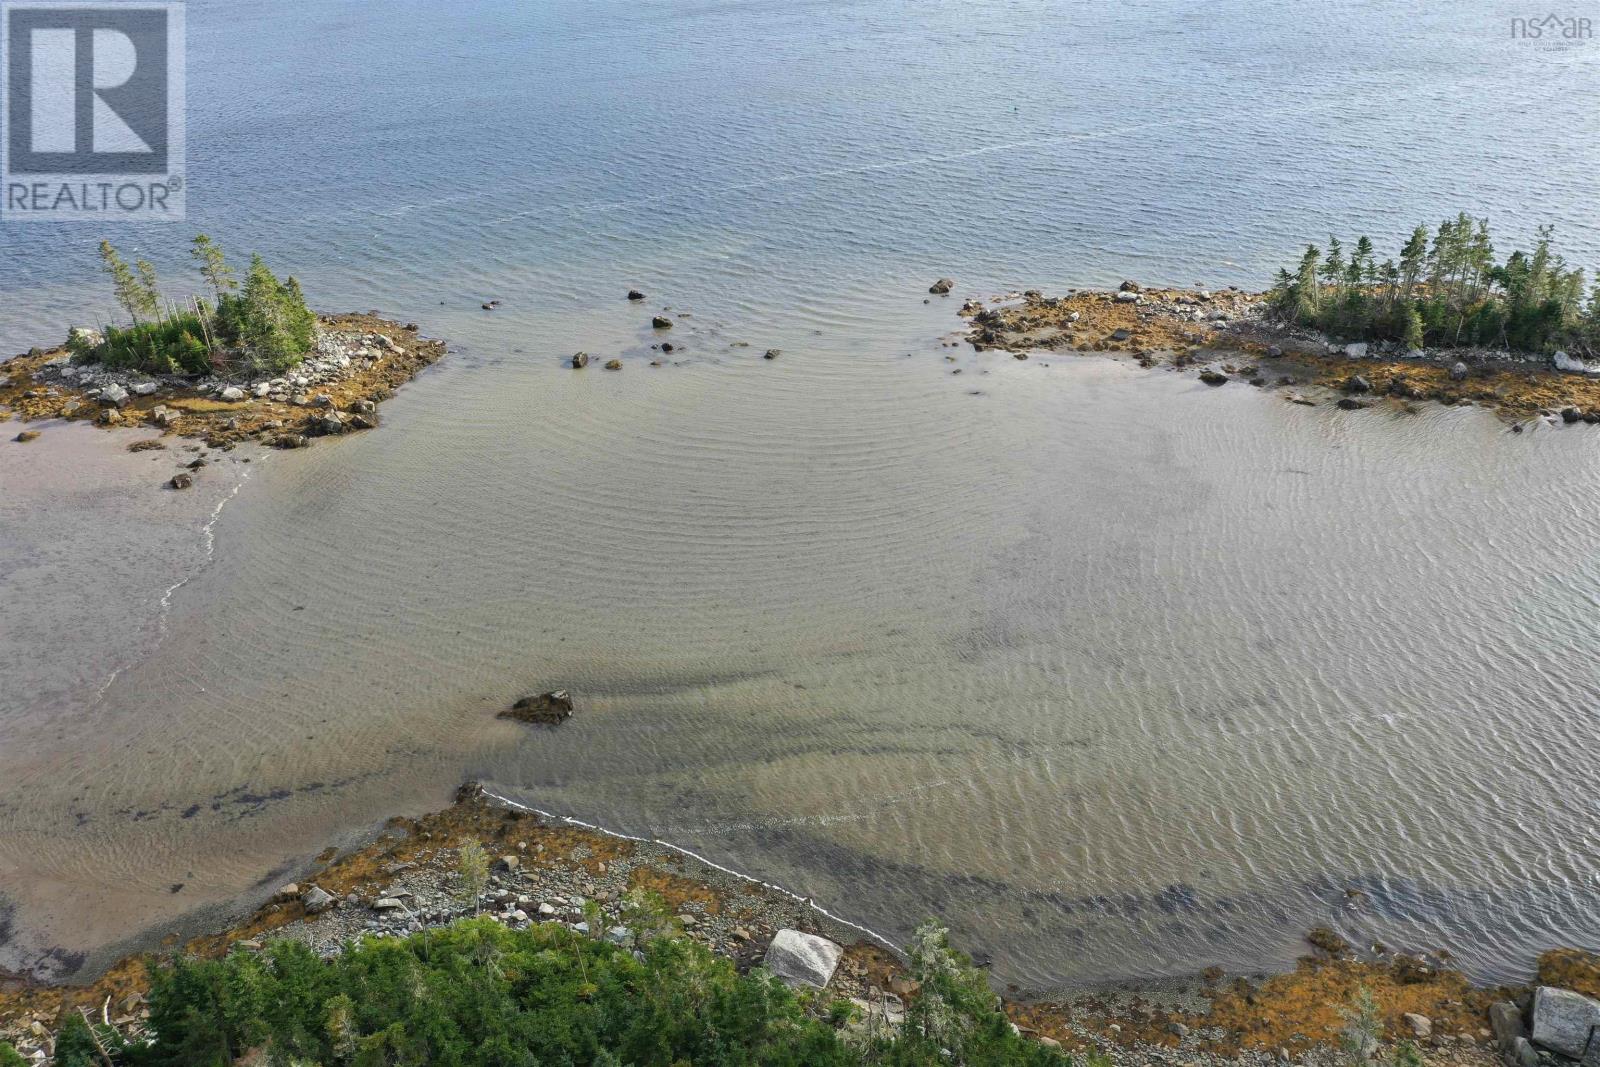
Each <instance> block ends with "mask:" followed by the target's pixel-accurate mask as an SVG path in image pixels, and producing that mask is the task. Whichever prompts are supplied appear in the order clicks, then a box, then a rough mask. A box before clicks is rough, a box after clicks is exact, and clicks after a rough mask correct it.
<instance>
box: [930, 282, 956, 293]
mask: <svg viewBox="0 0 1600 1067" xmlns="http://www.w3.org/2000/svg"><path fill="white" fill-rule="evenodd" d="M955 287H956V283H955V279H953V278H940V279H939V280H938V281H936V282H934V283H933V284H932V285H930V286H928V292H930V293H933V294H935V295H937V296H943V295H944V294H945V293H948V292H949V291H950V290H952V289H954V288H955Z"/></svg>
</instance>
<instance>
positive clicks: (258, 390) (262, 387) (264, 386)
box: [250, 382, 272, 396]
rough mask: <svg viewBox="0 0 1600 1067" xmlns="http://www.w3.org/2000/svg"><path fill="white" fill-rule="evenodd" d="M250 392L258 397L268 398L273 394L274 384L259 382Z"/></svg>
mask: <svg viewBox="0 0 1600 1067" xmlns="http://www.w3.org/2000/svg"><path fill="white" fill-rule="evenodd" d="M250 391H251V392H252V393H254V394H256V396H266V395H267V394H268V393H270V392H272V384H271V383H270V382H257V383H256V386H255V388H254V389H252V390H250Z"/></svg>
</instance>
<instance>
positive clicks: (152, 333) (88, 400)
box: [0, 235, 445, 450]
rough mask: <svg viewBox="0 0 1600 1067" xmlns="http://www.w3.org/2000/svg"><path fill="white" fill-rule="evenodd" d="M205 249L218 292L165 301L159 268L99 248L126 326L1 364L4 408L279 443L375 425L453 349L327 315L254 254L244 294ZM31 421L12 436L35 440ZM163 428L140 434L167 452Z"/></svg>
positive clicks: (23, 414) (399, 330)
mask: <svg viewBox="0 0 1600 1067" xmlns="http://www.w3.org/2000/svg"><path fill="white" fill-rule="evenodd" d="M194 252H195V256H196V258H197V259H198V260H200V262H201V269H202V273H203V274H204V275H205V277H206V278H207V279H208V281H210V283H211V284H212V286H213V290H214V299H213V300H207V299H202V298H195V297H191V298H189V300H188V302H187V304H186V306H184V307H183V308H181V309H180V308H177V307H174V306H172V305H169V304H164V303H163V301H162V300H161V297H160V295H159V291H158V290H157V289H156V281H155V274H154V270H153V268H151V267H150V266H149V264H147V263H145V262H144V261H142V260H141V261H140V262H139V264H138V265H137V269H136V270H135V269H130V268H129V267H128V266H127V264H125V263H123V262H122V260H121V258H120V256H118V255H117V253H116V251H115V249H113V248H112V247H111V246H110V245H109V244H102V248H101V255H102V259H103V260H104V261H105V263H106V269H107V272H108V273H110V274H111V275H112V277H113V279H114V283H115V286H116V290H117V293H118V298H119V302H120V303H122V305H123V306H124V308H125V309H126V310H128V312H129V315H130V317H131V318H132V320H133V325H132V326H129V327H116V326H107V327H105V328H90V327H73V328H72V329H71V330H69V331H68V337H67V340H66V343H65V344H63V345H60V346H58V347H55V348H51V349H39V348H35V349H33V350H32V351H30V352H28V353H25V354H23V355H19V356H16V357H14V358H12V359H10V360H7V361H6V362H4V363H0V413H4V412H9V413H10V415H11V416H14V417H16V418H19V419H21V420H22V421H24V422H34V421H39V420H44V419H66V420H74V421H84V422H91V423H93V424H95V425H97V426H102V427H107V428H112V427H122V428H148V429H151V430H154V431H156V432H157V433H158V434H160V435H161V436H167V435H175V436H179V437H189V438H198V439H201V440H203V441H205V442H206V443H207V444H208V445H210V446H211V447H214V448H228V447H231V446H233V445H234V444H236V443H238V442H241V441H244V440H252V439H253V440H256V441H258V442H260V443H262V444H266V445H271V446H273V447H277V448H300V447H304V446H305V445H306V444H307V443H309V442H310V440H311V439H313V438H316V437H321V436H326V435H330V434H342V433H348V432H354V431H359V430H368V429H372V428H374V427H375V426H377V424H378V414H377V406H378V405H379V404H380V403H382V402H383V401H384V400H386V399H388V398H389V397H391V396H392V395H393V394H394V390H395V389H396V388H397V387H398V386H400V385H401V384H403V383H405V382H407V381H409V380H410V379H412V378H413V377H415V376H416V374H417V373H418V372H419V371H420V370H421V369H422V368H424V367H426V366H428V365H429V364H432V363H434V362H437V361H438V360H439V359H440V358H441V357H442V356H443V355H444V352H445V346H444V344H443V342H440V341H434V340H429V339H426V338H424V337H422V336H421V335H420V332H419V327H418V326H417V325H416V324H414V323H411V324H406V325H401V324H399V323H395V322H391V321H389V320H387V319H384V318H382V317H380V316H379V315H378V314H376V313H375V312H373V313H366V314H344V315H317V314H314V313H313V312H311V311H310V310H309V309H308V308H307V307H306V305H305V300H304V298H303V297H302V296H301V295H300V288H299V285H298V283H296V282H295V280H294V279H293V278H292V277H291V278H289V279H288V280H287V281H285V282H280V281H279V280H278V279H277V278H276V276H274V275H273V274H272V273H271V272H270V271H269V270H268V269H267V268H266V266H265V265H264V264H263V263H262V262H261V261H260V259H259V257H257V258H256V259H255V261H254V262H253V263H252V266H251V268H250V271H249V276H248V277H247V279H246V282H245V284H244V288H243V290H242V291H240V292H238V293H237V294H236V293H235V290H236V289H238V286H237V284H236V283H235V282H234V280H233V272H232V269H231V268H230V267H229V266H228V265H227V263H226V261H225V260H224V259H223V258H222V253H221V251H220V249H218V248H217V247H216V246H215V245H214V244H212V243H211V242H210V241H209V239H207V238H205V237H204V235H202V236H201V237H199V238H196V241H195V248H194ZM38 436H39V433H38V431H36V430H31V429H29V430H23V431H21V432H20V433H19V434H18V435H16V437H15V439H16V440H18V441H21V442H27V441H31V440H35V439H37V438H38ZM161 436H158V437H152V438H143V439H140V440H138V441H134V442H131V443H130V444H129V447H130V448H133V449H135V450H142V449H147V448H158V447H162V445H161Z"/></svg>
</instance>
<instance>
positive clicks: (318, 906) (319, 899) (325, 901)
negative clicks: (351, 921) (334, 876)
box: [300, 885, 333, 915]
mask: <svg viewBox="0 0 1600 1067" xmlns="http://www.w3.org/2000/svg"><path fill="white" fill-rule="evenodd" d="M300 903H302V904H304V905H305V907H306V911H307V912H309V913H310V914H312V915H315V914H317V913H318V912H323V911H327V910H328V909H329V908H331V907H333V895H332V894H330V893H329V892H328V891H327V890H325V889H323V888H322V887H321V886H315V885H314V886H312V887H311V888H310V889H307V890H306V892H305V895H304V896H302V897H301V898H300Z"/></svg>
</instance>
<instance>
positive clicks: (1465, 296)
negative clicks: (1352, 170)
mask: <svg viewBox="0 0 1600 1067" xmlns="http://www.w3.org/2000/svg"><path fill="white" fill-rule="evenodd" d="M1553 237H1554V231H1553V229H1552V228H1551V227H1549V226H1541V227H1540V228H1539V230H1538V233H1537V240H1536V241H1535V242H1534V246H1533V250H1532V251H1531V252H1527V251H1523V250H1521V249H1518V250H1516V251H1513V252H1512V253H1511V254H1510V255H1508V256H1507V257H1506V258H1505V259H1504V260H1500V259H1497V258H1496V255H1495V247H1494V241H1493V238H1492V237H1491V235H1490V232H1489V221H1488V220H1487V219H1481V218H1473V217H1471V216H1469V215H1467V214H1466V213H1465V212H1463V213H1461V214H1458V215H1457V216H1456V217H1455V218H1453V219H1445V220H1444V221H1443V222H1441V223H1440V224H1439V226H1438V228H1437V229H1436V230H1434V231H1432V232H1431V233H1430V231H1429V230H1428V228H1427V227H1426V226H1420V225H1419V226H1418V227H1417V228H1416V229H1415V230H1413V231H1412V232H1411V236H1410V237H1409V238H1407V240H1406V241H1405V243H1404V244H1403V245H1402V246H1401V248H1400V252H1399V256H1398V259H1394V258H1389V259H1384V260H1383V261H1382V262H1381V263H1380V262H1379V261H1378V258H1377V253H1376V252H1375V250H1374V248H1373V244H1372V241H1371V239H1370V238H1368V237H1361V238H1359V239H1358V240H1357V241H1356V242H1355V244H1354V246H1352V247H1350V248H1349V249H1348V250H1347V249H1346V246H1345V245H1344V244H1343V243H1342V242H1340V241H1339V239H1338V238H1336V237H1330V238H1329V239H1328V247H1327V250H1326V251H1323V250H1322V249H1320V248H1318V247H1317V246H1316V245H1307V246H1306V250H1305V253H1304V254H1303V255H1302V256H1301V257H1300V262H1299V263H1298V264H1297V265H1296V266H1295V268H1294V269H1293V270H1289V269H1284V270H1280V271H1279V272H1278V274H1277V278H1276V280H1275V283H1274V286H1273V288H1272V291H1271V293H1270V299H1271V303H1272V306H1273V307H1274V308H1275V310H1276V311H1277V312H1278V313H1279V314H1280V315H1281V316H1282V317H1284V318H1285V319H1287V320H1288V321H1290V322H1293V323H1296V324H1299V325H1305V326H1310V327H1313V328H1315V329H1318V330H1321V331H1323V332H1324V333H1327V334H1329V335H1330V336H1333V337H1337V338H1340V339H1354V340H1369V341H1398V342H1400V343H1401V344H1403V345H1405V346H1406V347H1407V348H1412V349H1418V348H1424V347H1427V346H1430V345H1431V346H1435V347H1459V346H1464V345H1477V346H1484V347H1491V348H1501V349H1505V350H1508V351H1513V352H1522V353H1547V352H1551V351H1554V350H1555V349H1558V348H1567V349H1572V350H1575V351H1578V352H1582V353H1585V354H1587V353H1590V352H1593V351H1594V350H1595V349H1596V347H1597V346H1600V285H1597V286H1596V287H1595V288H1594V289H1592V290H1589V291H1587V292H1586V291H1585V287H1584V273H1583V271H1582V269H1580V268H1576V267H1572V266H1569V265H1568V263H1567V262H1566V260H1565V259H1564V258H1563V257H1562V256H1561V255H1560V253H1558V252H1556V251H1555V250H1554V248H1553V247H1552V242H1553Z"/></svg>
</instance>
